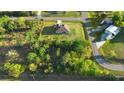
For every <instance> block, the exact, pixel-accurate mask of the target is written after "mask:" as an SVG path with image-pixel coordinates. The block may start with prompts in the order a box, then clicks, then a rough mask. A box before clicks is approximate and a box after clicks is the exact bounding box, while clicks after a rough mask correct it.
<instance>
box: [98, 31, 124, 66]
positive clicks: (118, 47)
mask: <svg viewBox="0 0 124 93" xmlns="http://www.w3.org/2000/svg"><path fill="white" fill-rule="evenodd" d="M100 52H101V54H102V55H103V56H104V57H105V58H106V60H107V61H108V62H110V63H113V64H124V31H123V29H122V31H121V32H120V33H119V34H118V35H117V36H116V37H115V38H114V39H113V40H112V41H110V42H109V43H106V44H105V45H104V46H103V47H102V48H101V49H100ZM112 52H114V56H113V57H112V55H113V53H112Z"/></svg>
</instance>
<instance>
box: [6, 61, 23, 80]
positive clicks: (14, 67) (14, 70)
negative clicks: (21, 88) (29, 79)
mask: <svg viewBox="0 0 124 93" xmlns="http://www.w3.org/2000/svg"><path fill="white" fill-rule="evenodd" d="M4 68H5V70H6V71H7V72H8V75H9V76H13V77H15V78H18V77H19V76H20V75H21V74H22V73H23V72H24V71H25V66H23V65H21V64H15V63H9V62H7V63H5V64H4Z"/></svg>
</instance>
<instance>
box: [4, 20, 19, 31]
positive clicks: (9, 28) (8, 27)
mask: <svg viewBox="0 0 124 93" xmlns="http://www.w3.org/2000/svg"><path fill="white" fill-rule="evenodd" d="M5 29H6V30H7V31H13V30H15V29H17V25H16V24H15V22H14V21H13V20H9V21H8V22H7V23H6V24H5Z"/></svg>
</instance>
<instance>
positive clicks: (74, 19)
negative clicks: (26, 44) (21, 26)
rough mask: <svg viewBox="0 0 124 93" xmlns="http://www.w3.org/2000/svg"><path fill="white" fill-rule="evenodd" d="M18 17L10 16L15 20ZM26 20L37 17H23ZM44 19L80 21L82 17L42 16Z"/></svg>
mask: <svg viewBox="0 0 124 93" xmlns="http://www.w3.org/2000/svg"><path fill="white" fill-rule="evenodd" d="M17 18H18V17H10V19H12V20H15V19H17ZM24 18H25V19H26V20H33V19H37V17H24ZM43 19H44V20H45V21H56V20H63V21H82V17H77V18H75V17H43Z"/></svg>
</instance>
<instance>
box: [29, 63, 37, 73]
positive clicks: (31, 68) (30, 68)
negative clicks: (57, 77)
mask: <svg viewBox="0 0 124 93" xmlns="http://www.w3.org/2000/svg"><path fill="white" fill-rule="evenodd" d="M28 67H29V70H30V71H32V72H34V71H36V70H37V65H36V64H34V63H31V64H29V66H28Z"/></svg>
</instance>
